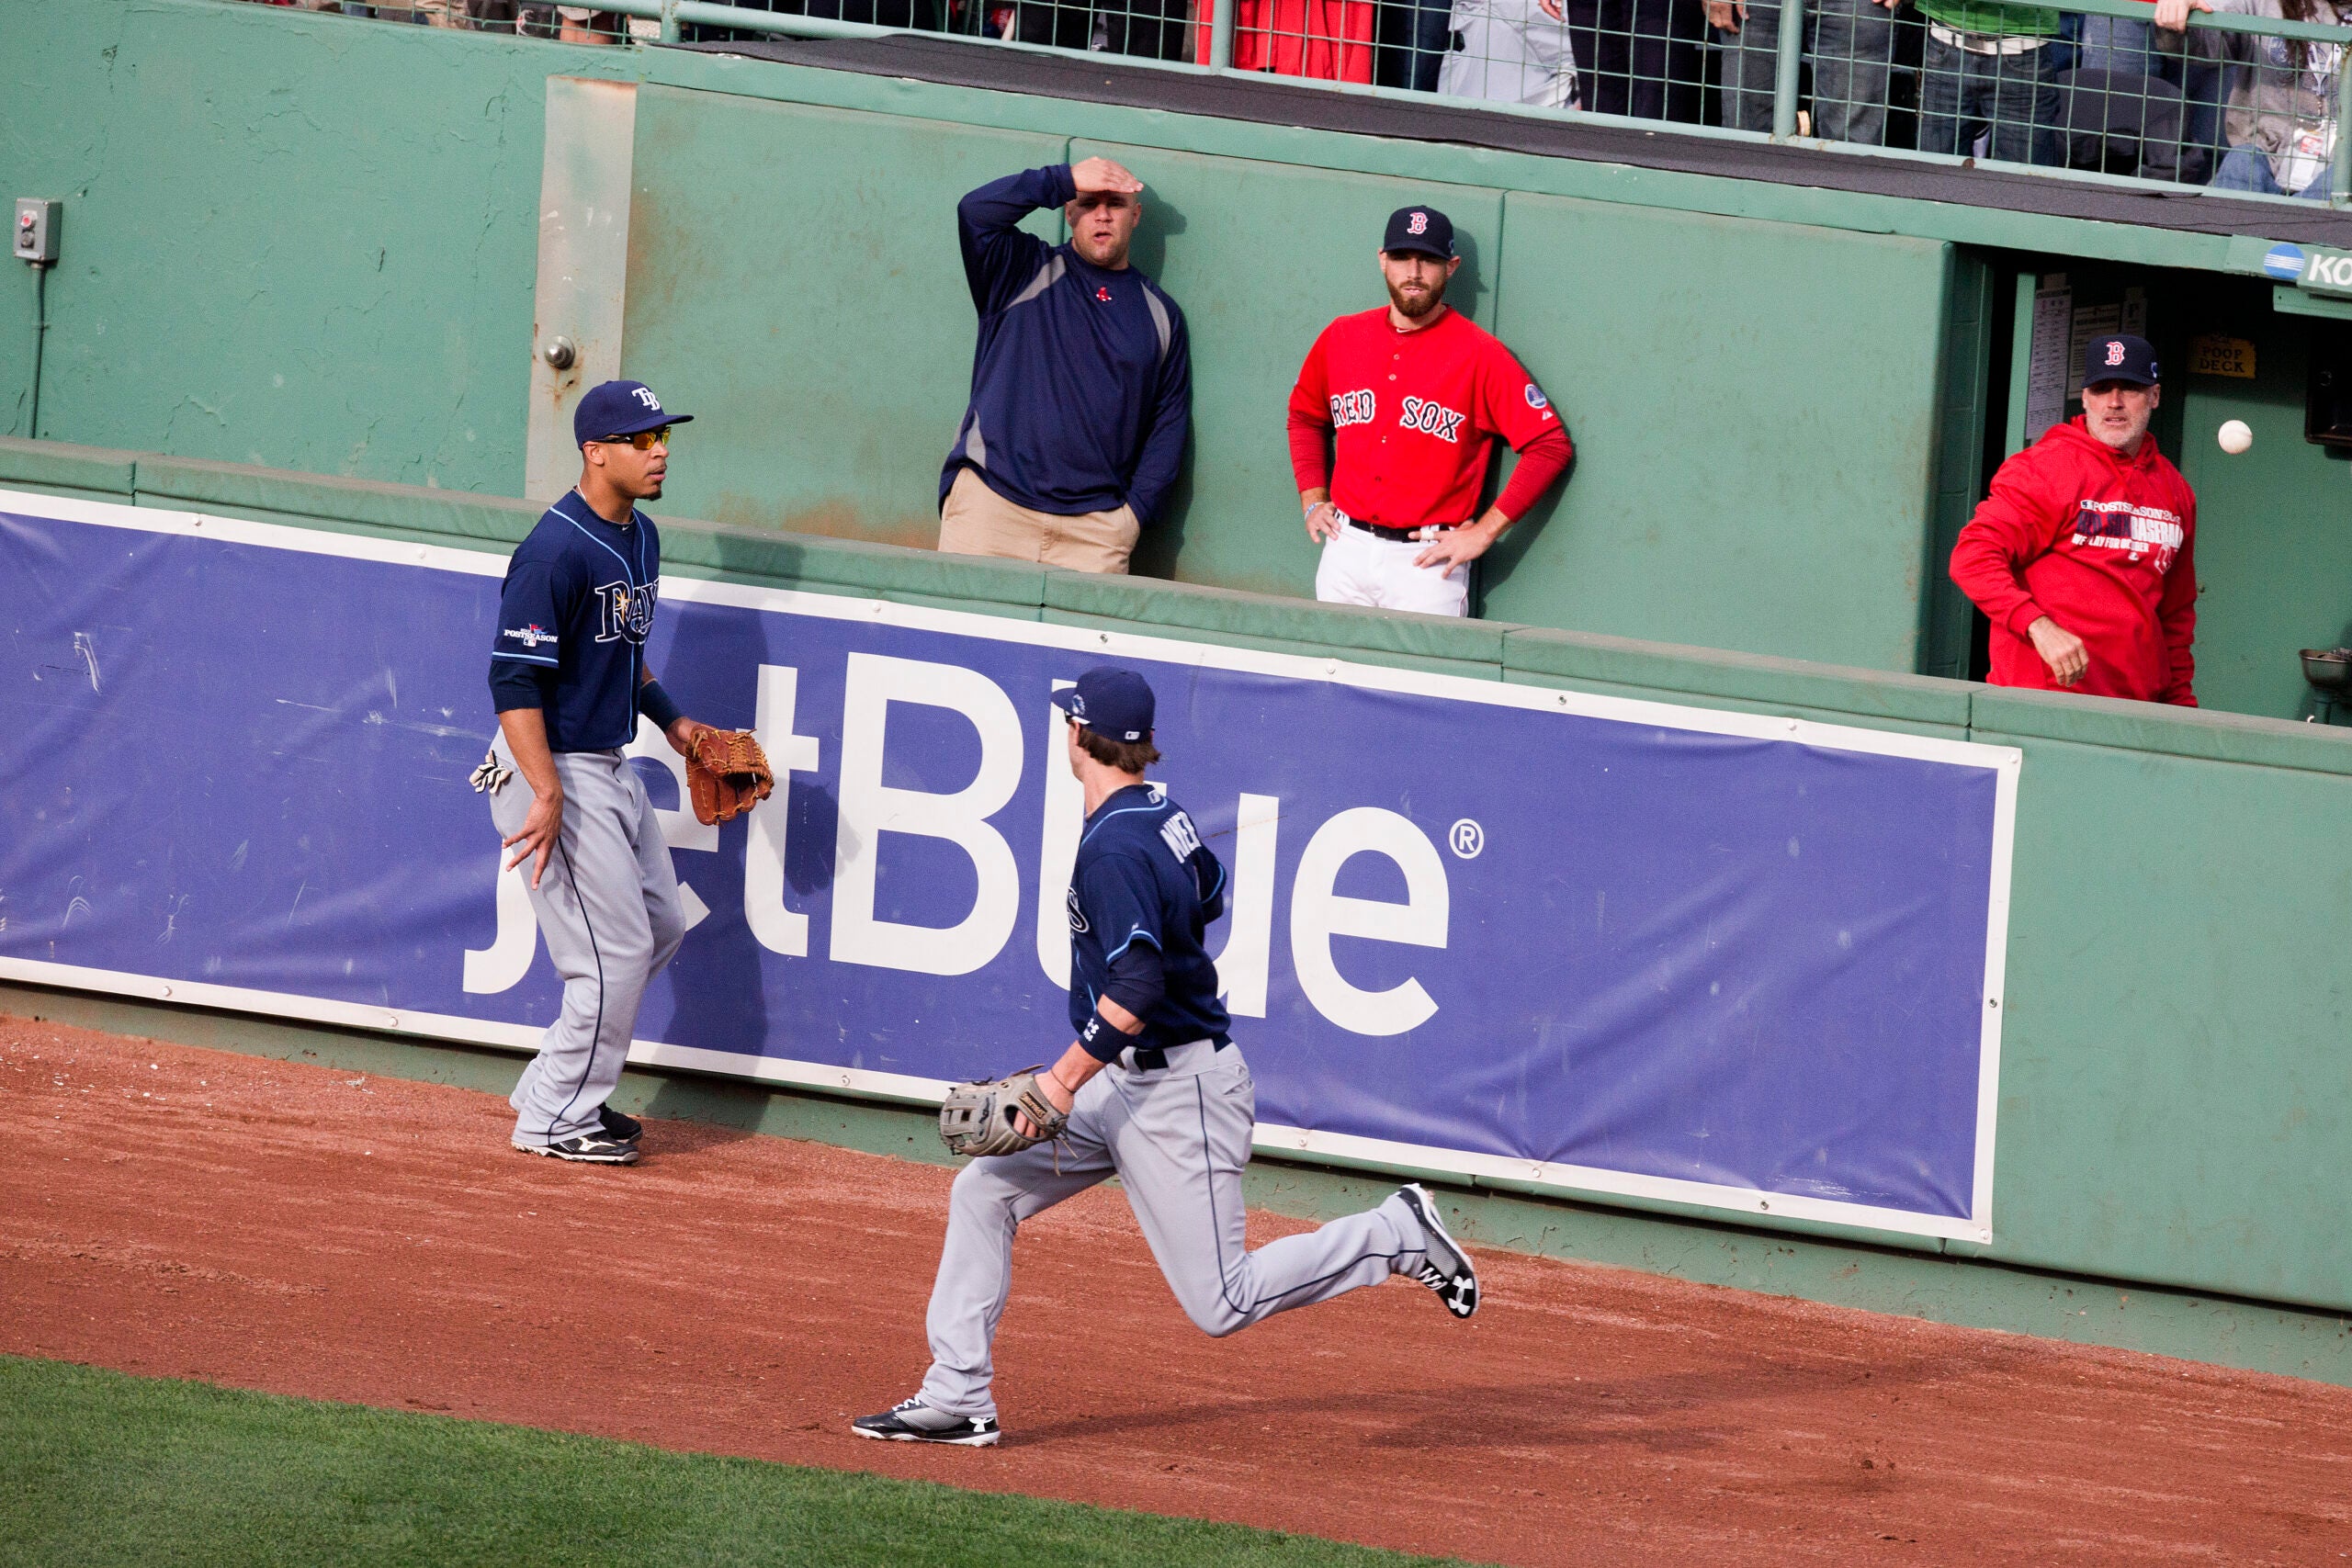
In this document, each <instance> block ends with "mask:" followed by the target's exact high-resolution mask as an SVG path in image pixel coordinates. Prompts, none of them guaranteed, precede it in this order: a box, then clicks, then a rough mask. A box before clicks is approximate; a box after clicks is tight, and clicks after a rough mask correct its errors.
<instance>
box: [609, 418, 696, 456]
mask: <svg viewBox="0 0 2352 1568" xmlns="http://www.w3.org/2000/svg"><path fill="white" fill-rule="evenodd" d="M676 428H677V426H676V425H674V424H665V425H663V426H662V428H661V429H659V430H640V431H639V432H638V433H637V434H635V435H607V436H605V438H604V439H602V440H601V441H598V442H597V443H596V445H597V446H634V447H636V448H637V449H638V450H639V451H640V452H650V451H651V450H653V448H655V447H656V446H668V445H670V433H671V432H672V431H673V430H675V429H676Z"/></svg>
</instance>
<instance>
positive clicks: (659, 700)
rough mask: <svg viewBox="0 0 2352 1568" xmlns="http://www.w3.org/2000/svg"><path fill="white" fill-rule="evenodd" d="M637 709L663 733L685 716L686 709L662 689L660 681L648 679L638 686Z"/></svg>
mask: <svg viewBox="0 0 2352 1568" xmlns="http://www.w3.org/2000/svg"><path fill="white" fill-rule="evenodd" d="M637 711H638V712H639V713H641V714H643V715H644V716H646V717H648V718H650V719H651V720H652V721H653V728H656V729H658V730H660V731H661V732H662V734H664V735H667V734H669V733H670V727H671V726H672V725H673V724H675V723H677V722H678V721H679V720H680V719H682V718H684V717H685V716H686V710H685V709H684V708H682V707H680V706H679V705H678V704H677V700H676V699H675V698H673V696H671V695H670V694H669V693H667V692H665V691H663V690H662V682H659V681H648V682H644V683H643V684H642V685H640V686H639V687H638V689H637Z"/></svg>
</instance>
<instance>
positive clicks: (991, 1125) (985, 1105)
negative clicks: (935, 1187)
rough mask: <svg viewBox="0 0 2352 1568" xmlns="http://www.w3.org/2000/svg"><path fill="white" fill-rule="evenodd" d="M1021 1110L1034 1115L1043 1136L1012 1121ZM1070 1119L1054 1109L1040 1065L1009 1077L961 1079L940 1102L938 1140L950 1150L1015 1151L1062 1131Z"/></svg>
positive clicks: (977, 1152) (973, 1152)
mask: <svg viewBox="0 0 2352 1568" xmlns="http://www.w3.org/2000/svg"><path fill="white" fill-rule="evenodd" d="M1016 1111H1017V1112H1019V1113H1020V1114H1022V1115H1023V1116H1026V1117H1028V1118H1029V1122H1030V1124H1031V1125H1032V1126H1034V1127H1035V1128H1037V1129H1038V1134H1039V1135H1038V1136H1036V1137H1034V1138H1030V1137H1024V1136H1023V1135H1022V1134H1021V1133H1020V1131H1019V1130H1018V1129H1017V1128H1016V1127H1014V1125H1013V1121H1012V1118H1013V1115H1014V1113H1015V1112H1016ZM1068 1125H1069V1114H1068V1113H1067V1112H1065V1111H1057V1110H1055V1109H1054V1102H1053V1101H1052V1100H1047V1099H1046V1091H1045V1089H1044V1087H1043V1086H1042V1085H1040V1084H1039V1083H1038V1082H1037V1069H1036V1068H1035V1067H1025V1068H1023V1070H1022V1071H1020V1072H1017V1073H1014V1074H1013V1075H1012V1076H1011V1077H1001V1078H991V1079H989V1080H986V1081H984V1082H980V1083H959V1084H957V1085H956V1087H955V1088H953V1089H949V1090H948V1091H947V1099H946V1100H945V1101H944V1102H943V1103H942V1104H941V1106H940V1107H939V1141H940V1142H941V1143H943V1144H945V1145H947V1152H948V1153H950V1154H956V1155H1016V1154H1019V1153H1020V1152H1021V1151H1022V1150H1023V1149H1025V1148H1027V1147H1028V1146H1029V1145H1032V1144H1042V1143H1045V1142H1046V1141H1047V1140H1048V1139H1052V1138H1058V1137H1060V1136H1061V1135H1062V1129H1063V1128H1064V1127H1066V1126H1068Z"/></svg>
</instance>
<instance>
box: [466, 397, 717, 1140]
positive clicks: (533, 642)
mask: <svg viewBox="0 0 2352 1568" xmlns="http://www.w3.org/2000/svg"><path fill="white" fill-rule="evenodd" d="M691 417H692V416H691V415H688V414H675V413H669V412H664V411H663V409H662V403H661V400H659V399H658V398H656V397H655V396H654V395H653V394H652V392H651V391H650V390H648V389H646V388H645V387H644V386H643V385H641V384H640V383H639V382H635V381H607V382H605V384H604V385H602V386H600V387H597V388H594V389H592V390H591V391H590V392H588V394H587V395H586V396H584V397H582V399H581V400H580V405H579V407H578V408H577V409H576V410H575V411H574V412H573V415H572V422H571V425H572V434H573V435H574V436H575V437H576V438H577V439H578V441H579V443H580V452H581V468H580V484H579V488H577V489H576V490H573V491H571V493H570V494H568V495H566V496H565V497H564V498H563V499H562V500H561V501H559V502H556V503H555V504H554V505H553V506H550V507H548V510H547V514H546V515H545V516H543V517H541V518H540V519H539V521H538V525H537V527H535V528H533V529H532V530H531V533H530V536H529V537H527V538H526V539H525V540H524V541H523V542H522V543H521V544H520V545H517V546H516V547H515V555H514V558H513V559H511V560H510V561H509V562H508V563H507V567H506V581H505V585H504V586H503V588H502V589H501V590H500V593H499V607H498V626H497V629H496V631H495V632H494V633H493V634H492V648H491V656H490V690H491V696H492V703H493V705H495V707H496V708H497V711H498V730H499V733H498V738H497V739H495V740H494V741H492V744H491V749H490V755H489V756H488V757H487V758H485V759H484V760H483V761H482V765H481V768H480V769H478V770H476V772H475V773H474V787H475V788H476V789H478V790H483V791H486V792H487V793H488V795H489V796H490V815H491V820H492V821H493V822H494V823H496V824H497V827H498V832H499V836H500V839H501V840H502V841H503V843H504V844H505V845H506V846H507V847H508V848H509V849H512V850H514V851H515V858H514V859H513V860H511V861H508V862H507V863H506V865H505V868H504V871H502V872H501V874H502V875H503V874H505V872H506V871H512V870H513V869H514V868H515V866H517V865H520V864H521V863H523V862H525V861H526V860H527V861H529V862H530V863H531V867H530V886H531V909H532V912H533V913H534V914H535V915H536V916H537V918H538V923H539V934H540V935H541V936H542V937H543V938H545V939H546V942H547V947H548V958H550V959H551V960H553V961H554V964H555V966H556V971H557V973H558V974H560V975H561V976H563V1005H562V1009H561V1010H560V1012H559V1013H558V1014H557V1015H556V1021H554V1022H553V1023H551V1024H549V1025H548V1031H547V1033H546V1034H545V1035H544V1036H542V1037H541V1039H540V1042H539V1054H538V1055H536V1056H534V1057H532V1058H531V1062H530V1065H529V1066H526V1067H525V1068H524V1069H523V1078H522V1081H521V1082H520V1083H518V1084H516V1085H515V1093H514V1096H513V1098H512V1100H511V1101H510V1103H512V1104H513V1105H514V1107H515V1137H514V1142H515V1147H516V1148H518V1149H522V1150H525V1151H526V1152H528V1153H531V1154H540V1155H551V1156H554V1157H556V1158H558V1159H568V1160H582V1161H587V1162H589V1163H592V1164H597V1165H634V1164H636V1163H637V1157H638V1139H639V1133H640V1132H641V1130H642V1129H641V1128H640V1127H639V1123H638V1122H637V1120H636V1119H635V1118H634V1117H629V1116H624V1115H622V1114H621V1113H620V1112H619V1111H614V1110H612V1109H611V1108H609V1107H608V1106H606V1105H605V1099H606V1097H607V1096H609V1095H610V1094H611V1093H612V1092H613V1089H614V1086H615V1085H616V1084H617V1083H618V1082H619V1081H620V1076H621V1067H622V1066H623V1064H624V1063H626V1062H627V1060H628V1043H629V1037H630V1035H631V1034H632V1033H634V1032H635V1031H636V1028H637V1008H638V1003H639V999H640V998H642V997H643V996H644V994H645V987H646V985H647V983H648V982H649V981H650V980H651V979H652V978H653V976H655V975H656V974H658V973H660V972H661V969H662V965H663V964H667V963H669V962H670V958H671V955H672V954H673V953H676V952H677V951H678V943H679V942H680V941H681V940H683V939H684V936H685V931H686V924H685V919H684V914H683V913H682V912H681V911H680V909H679V907H678V879H677V876H676V874H675V873H674V872H673V870H672V869H671V865H670V850H669V846H668V845H667V844H665V843H664V842H663V841H662V829H661V826H660V824H659V823H658V822H657V821H656V820H655V818H654V816H653V807H652V803H651V802H650V801H649V800H648V799H647V798H646V795H645V786H644V784H641V783H639V780H638V777H637V774H636V773H635V771H634V770H632V769H631V768H630V766H629V764H628V760H627V759H626V758H624V757H623V756H622V755H621V752H622V749H623V748H624V747H626V746H628V743H629V742H630V741H631V740H632V739H635V738H636V735H637V717H638V715H639V714H643V715H645V716H647V717H649V718H650V719H652V720H653V722H654V723H655V724H656V725H657V726H659V727H660V728H661V729H662V733H663V734H664V735H666V736H667V737H668V738H669V740H670V744H671V745H673V746H674V747H676V748H677V749H678V750H679V752H680V753H681V754H682V755H683V754H684V753H685V752H686V751H687V750H689V748H690V747H691V746H692V745H693V743H694V738H695V734H696V733H697V732H698V731H700V730H701V729H703V728H706V727H705V726H704V725H702V724H700V723H698V722H696V721H695V720H694V719H691V718H688V717H686V716H685V715H684V714H683V713H681V712H679V711H678V705H677V704H676V703H674V702H673V701H672V700H671V698H670V695H669V694H668V693H666V692H664V691H663V690H662V684H661V682H658V681H656V680H655V679H654V678H653V672H652V671H650V670H648V669H647V668H646V667H645V637H646V634H647V633H648V632H649V631H650V630H651V629H652V626H653V604H654V599H655V596H656V593H657V592H658V591H659V583H660V579H661V575H662V536H661V535H660V533H658V532H657V531H656V530H655V528H654V526H653V520H652V519H651V518H650V517H648V516H646V515H645V513H642V512H639V511H638V510H637V504H636V503H637V502H640V501H650V500H655V499H658V498H659V497H660V496H661V494H662V478H663V476H664V475H665V474H666V473H667V472H668V469H669V458H670V429H671V427H672V426H673V425H678V424H684V423H686V421H687V420H688V419H689V418H691ZM515 773H521V774H522V775H523V782H524V783H525V784H526V785H528V786H529V787H527V788H526V789H516V788H513V787H511V781H512V779H513V776H514V775H515Z"/></svg>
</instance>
